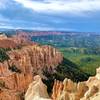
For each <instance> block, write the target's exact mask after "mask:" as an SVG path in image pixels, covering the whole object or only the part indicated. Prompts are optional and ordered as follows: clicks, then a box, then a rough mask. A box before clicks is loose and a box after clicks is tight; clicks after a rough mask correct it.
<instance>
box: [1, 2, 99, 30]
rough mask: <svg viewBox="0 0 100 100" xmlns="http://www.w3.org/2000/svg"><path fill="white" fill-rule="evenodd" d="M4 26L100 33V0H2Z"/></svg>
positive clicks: (2, 21)
mask: <svg viewBox="0 0 100 100" xmlns="http://www.w3.org/2000/svg"><path fill="white" fill-rule="evenodd" d="M0 28H7V29H33V30H52V31H79V32H100V0H0Z"/></svg>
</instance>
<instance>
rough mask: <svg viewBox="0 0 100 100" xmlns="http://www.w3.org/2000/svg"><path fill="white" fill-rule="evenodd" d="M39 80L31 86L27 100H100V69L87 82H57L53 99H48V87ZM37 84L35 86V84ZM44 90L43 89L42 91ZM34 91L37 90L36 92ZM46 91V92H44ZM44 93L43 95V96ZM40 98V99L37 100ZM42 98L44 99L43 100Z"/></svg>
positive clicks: (66, 80) (27, 93)
mask: <svg viewBox="0 0 100 100" xmlns="http://www.w3.org/2000/svg"><path fill="white" fill-rule="evenodd" d="M36 77H38V79H36V80H35V81H33V83H31V84H30V85H29V88H28V90H27V92H26V95H25V100H99V99H100V68H98V69H97V74H96V76H94V77H90V78H89V79H88V80H87V81H84V82H79V83H74V82H73V81H71V80H70V79H67V78H66V79H65V80H64V81H63V82H61V81H58V80H55V82H54V86H53V90H52V96H51V99H50V98H49V99H46V98H45V97H48V96H47V92H46V87H45V86H44V84H43V83H42V81H41V78H40V77H39V76H36ZM34 83H35V84H34ZM41 88H42V89H41ZM34 90H36V91H35V92H34ZM44 91H45V92H44ZM41 93H42V94H41ZM36 97H38V99H36ZM41 98H42V99H41Z"/></svg>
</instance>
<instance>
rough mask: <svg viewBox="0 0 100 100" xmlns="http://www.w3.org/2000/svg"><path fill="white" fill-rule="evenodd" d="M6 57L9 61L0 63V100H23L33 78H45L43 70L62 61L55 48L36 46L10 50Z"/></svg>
mask: <svg viewBox="0 0 100 100" xmlns="http://www.w3.org/2000/svg"><path fill="white" fill-rule="evenodd" d="M7 55H8V56H9V59H8V60H5V61H4V62H0V100H12V98H13V100H23V98H24V97H23V94H24V93H25V92H26V90H27V88H28V85H29V84H30V83H31V82H32V81H33V76H34V75H37V74H39V75H40V76H41V77H42V78H45V76H44V75H43V69H44V68H45V67H46V68H48V69H49V68H50V69H51V68H52V69H53V68H55V67H56V66H57V65H58V64H59V63H61V61H62V59H63V57H62V55H61V53H60V52H58V50H56V49H55V48H52V47H51V46H40V45H38V44H28V45H26V46H23V47H21V48H20V49H11V50H10V51H7Z"/></svg>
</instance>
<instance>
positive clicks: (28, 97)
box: [25, 75, 51, 100]
mask: <svg viewBox="0 0 100 100" xmlns="http://www.w3.org/2000/svg"><path fill="white" fill-rule="evenodd" d="M25 100H51V99H49V96H48V93H47V87H46V85H45V84H43V82H42V80H41V77H40V76H38V75H37V76H35V77H34V81H33V82H32V83H31V84H30V85H29V88H28V90H27V92H26V94H25Z"/></svg>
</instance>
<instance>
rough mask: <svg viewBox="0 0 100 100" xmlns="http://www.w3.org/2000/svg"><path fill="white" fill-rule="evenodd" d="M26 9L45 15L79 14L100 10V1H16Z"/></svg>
mask: <svg viewBox="0 0 100 100" xmlns="http://www.w3.org/2000/svg"><path fill="white" fill-rule="evenodd" d="M14 1H16V2H18V3H20V4H22V5H23V6H24V7H26V8H30V9H32V10H34V11H37V12H43V13H48V12H49V13H71V14H77V13H78V14H79V13H85V12H94V11H96V10H100V0H44V1H41V2H40V1H34V0H33V1H32V0H14Z"/></svg>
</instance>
